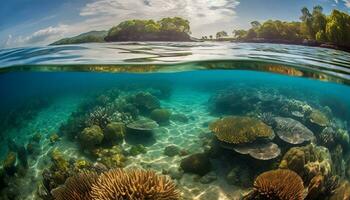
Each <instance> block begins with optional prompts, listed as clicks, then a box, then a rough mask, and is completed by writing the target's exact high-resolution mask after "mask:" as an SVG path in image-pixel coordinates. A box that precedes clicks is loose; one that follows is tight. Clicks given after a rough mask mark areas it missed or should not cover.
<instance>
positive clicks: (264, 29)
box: [202, 6, 350, 52]
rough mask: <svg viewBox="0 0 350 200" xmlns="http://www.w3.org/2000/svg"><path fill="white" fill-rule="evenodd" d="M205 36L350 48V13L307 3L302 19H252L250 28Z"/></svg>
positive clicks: (242, 40)
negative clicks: (325, 9) (311, 6)
mask: <svg viewBox="0 0 350 200" xmlns="http://www.w3.org/2000/svg"><path fill="white" fill-rule="evenodd" d="M202 40H205V41H207V40H209V41H233V42H252V43H278V44H296V45H306V46H317V47H326V48H333V49H339V50H344V51H349V52H350V15H349V14H347V13H345V12H341V11H339V10H336V9H334V10H333V11H332V12H331V14H330V15H328V16H327V15H325V14H324V13H323V8H322V7H321V6H315V7H314V8H313V10H312V12H310V10H309V9H308V8H306V7H304V8H302V9H301V16H300V21H292V22H288V21H280V20H267V21H265V22H262V23H260V22H259V21H253V22H251V28H250V29H248V30H244V29H239V30H233V32H232V35H231V36H229V35H228V33H227V32H226V31H219V32H217V33H216V38H213V36H212V35H210V36H209V37H208V36H203V37H202Z"/></svg>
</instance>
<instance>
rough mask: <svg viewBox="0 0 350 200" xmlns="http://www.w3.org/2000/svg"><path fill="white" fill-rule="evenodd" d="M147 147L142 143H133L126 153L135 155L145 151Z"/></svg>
mask: <svg viewBox="0 0 350 200" xmlns="http://www.w3.org/2000/svg"><path fill="white" fill-rule="evenodd" d="M146 152H147V149H146V147H144V146H143V145H142V144H138V145H134V146H132V147H131V148H130V150H129V152H128V154H129V155H131V156H137V155H139V154H143V153H146Z"/></svg>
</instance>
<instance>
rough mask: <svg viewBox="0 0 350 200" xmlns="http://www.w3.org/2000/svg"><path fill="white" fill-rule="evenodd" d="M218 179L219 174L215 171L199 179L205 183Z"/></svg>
mask: <svg viewBox="0 0 350 200" xmlns="http://www.w3.org/2000/svg"><path fill="white" fill-rule="evenodd" d="M216 179H217V175H216V173H215V172H209V173H207V174H206V175H204V176H202V177H201V178H200V179H199V182H201V183H203V184H208V183H211V182H213V181H215V180H216Z"/></svg>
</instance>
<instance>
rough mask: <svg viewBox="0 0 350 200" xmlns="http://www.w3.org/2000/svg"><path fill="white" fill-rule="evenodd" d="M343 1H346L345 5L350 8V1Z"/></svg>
mask: <svg viewBox="0 0 350 200" xmlns="http://www.w3.org/2000/svg"><path fill="white" fill-rule="evenodd" d="M343 1H344V5H345V6H346V7H348V8H350V0H343Z"/></svg>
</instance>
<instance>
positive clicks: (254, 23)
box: [250, 21, 261, 29]
mask: <svg viewBox="0 0 350 200" xmlns="http://www.w3.org/2000/svg"><path fill="white" fill-rule="evenodd" d="M250 25H251V26H252V28H253V29H258V28H259V27H260V26H261V24H260V22H258V21H252V22H250Z"/></svg>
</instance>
